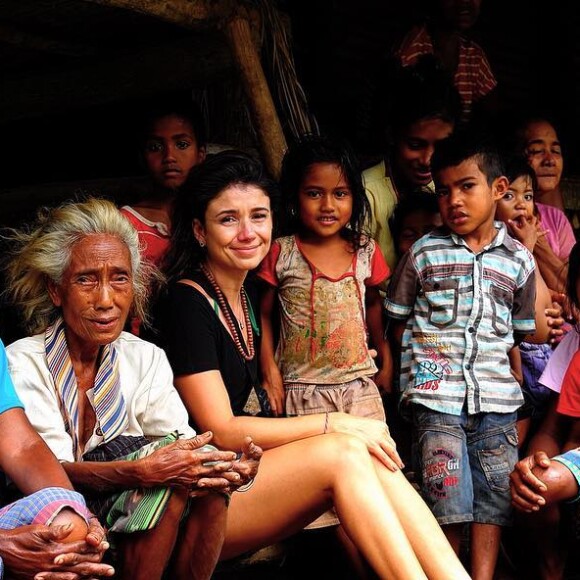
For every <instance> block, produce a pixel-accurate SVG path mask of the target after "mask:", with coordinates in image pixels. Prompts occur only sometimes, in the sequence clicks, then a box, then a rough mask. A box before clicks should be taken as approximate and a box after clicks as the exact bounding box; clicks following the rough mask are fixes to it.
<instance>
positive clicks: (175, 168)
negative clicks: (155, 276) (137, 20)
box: [120, 101, 206, 336]
mask: <svg viewBox="0 0 580 580" xmlns="http://www.w3.org/2000/svg"><path fill="white" fill-rule="evenodd" d="M139 141H140V148H141V149H140V153H141V155H142V157H143V160H144V162H145V165H146V166H147V171H148V173H149V176H150V178H151V181H152V189H151V194H150V196H149V197H146V198H144V199H141V200H140V201H139V202H137V203H135V204H133V205H124V206H123V207H121V210H120V211H121V213H122V214H123V215H124V216H125V217H126V218H127V219H128V220H129V221H130V222H131V224H132V225H133V227H134V228H135V229H136V230H137V233H138V234H139V242H140V244H141V248H142V249H141V253H142V256H143V258H145V260H147V261H148V262H150V263H151V264H154V265H155V266H157V267H159V268H160V267H161V265H162V262H163V258H164V257H165V254H166V253H167V250H168V249H169V242H170V237H171V214H172V213H173V204H174V203H175V197H176V194H177V190H178V188H179V187H181V185H183V183H184V182H185V180H186V179H187V176H188V175H189V172H190V170H191V168H192V167H195V166H196V165H197V164H198V163H201V162H202V161H203V160H204V159H205V147H206V137H205V126H204V123H203V118H202V115H201V111H200V110H199V109H198V108H197V106H196V105H195V104H194V103H193V102H189V101H188V102H187V103H176V102H171V103H161V104H159V105H157V106H156V107H153V108H152V109H151V110H150V111H149V112H148V114H147V115H146V117H145V119H144V121H143V131H142V134H141V136H140V139H139ZM128 325H129V330H130V331H131V332H132V333H133V334H135V335H136V336H139V334H140V326H141V321H140V320H139V319H138V318H137V317H132V318H131V319H130V320H129V321H128Z"/></svg>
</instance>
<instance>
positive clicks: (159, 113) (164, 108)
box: [138, 98, 207, 148]
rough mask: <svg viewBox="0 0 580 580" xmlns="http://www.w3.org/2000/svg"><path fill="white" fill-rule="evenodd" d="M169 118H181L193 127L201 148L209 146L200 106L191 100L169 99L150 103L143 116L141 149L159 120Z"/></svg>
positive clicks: (140, 133) (140, 138) (140, 139)
mask: <svg viewBox="0 0 580 580" xmlns="http://www.w3.org/2000/svg"><path fill="white" fill-rule="evenodd" d="M169 116H175V117H180V118H181V119H184V120H185V121H187V122H188V123H189V124H190V125H191V128H192V129H193V133H194V135H195V141H196V144H197V146H198V147H199V148H201V147H205V146H206V145H207V127H206V120H205V118H204V115H203V113H202V112H201V109H200V107H199V105H198V104H197V103H196V102H195V101H193V100H191V99H177V98H176V99H169V98H168V99H162V100H158V101H156V102H154V103H150V104H149V105H148V106H147V108H146V111H145V113H144V114H143V115H142V118H141V120H140V131H139V135H138V139H139V144H140V147H141V148H142V147H143V145H144V144H145V142H146V141H147V139H148V137H149V136H150V134H151V130H152V128H153V125H154V124H155V123H156V122H157V121H158V120H159V119H162V118H163V117H169Z"/></svg>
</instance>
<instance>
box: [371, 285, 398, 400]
mask: <svg viewBox="0 0 580 580" xmlns="http://www.w3.org/2000/svg"><path fill="white" fill-rule="evenodd" d="M365 302H366V311H367V317H366V322H367V328H368V329H369V335H370V339H371V344H372V346H373V348H375V349H376V351H377V359H378V361H377V362H378V364H377V367H378V368H379V372H378V373H377V374H376V376H375V382H376V383H377V386H378V387H379V389H380V390H383V391H385V392H386V393H390V392H392V388H393V358H392V356H391V349H390V347H389V343H388V342H387V341H386V339H385V328H384V324H383V317H384V312H383V305H382V301H381V296H380V293H379V289H378V288H377V287H376V286H370V287H367V289H366V299H365Z"/></svg>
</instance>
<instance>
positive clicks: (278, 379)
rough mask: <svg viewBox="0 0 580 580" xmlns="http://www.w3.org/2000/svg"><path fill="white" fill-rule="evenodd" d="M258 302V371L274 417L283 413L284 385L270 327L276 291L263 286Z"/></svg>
mask: <svg viewBox="0 0 580 580" xmlns="http://www.w3.org/2000/svg"><path fill="white" fill-rule="evenodd" d="M264 286H265V288H264V290H263V292H262V298H261V302H260V316H261V323H262V341H261V345H260V370H261V371H262V386H263V388H264V390H265V391H266V393H267V394H268V400H269V401H270V406H271V407H272V412H273V413H274V415H276V416H278V415H283V414H284V412H285V407H286V405H285V399H286V397H285V393H284V383H283V381H282V375H281V374H280V369H279V368H278V365H277V364H276V360H275V358H274V353H275V344H276V339H275V337H274V329H273V325H272V317H277V316H278V308H277V306H278V291H277V290H276V288H274V287H273V286H270V285H269V284H267V285H266V284H264Z"/></svg>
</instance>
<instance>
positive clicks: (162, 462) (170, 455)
mask: <svg viewBox="0 0 580 580" xmlns="http://www.w3.org/2000/svg"><path fill="white" fill-rule="evenodd" d="M212 437H213V434H212V433H211V432H210V431H207V432H206V433H201V434H200V435H196V436H195V437H193V438H191V439H181V440H179V441H176V442H175V443H171V444H170V445H166V446H165V447H161V448H160V449H157V450H156V451H154V452H153V453H152V454H151V455H148V456H147V457H143V458H142V459H140V460H139V462H140V465H141V467H142V469H141V472H142V478H143V484H144V485H146V486H150V487H157V486H173V487H176V486H177V487H185V488H187V489H189V490H190V491H192V493H194V494H195V495H200V493H199V492H207V491H214V492H229V488H230V486H231V485H239V484H240V483H241V481H242V478H241V476H240V474H239V473H238V472H237V471H235V470H234V469H233V466H234V461H235V460H236V458H237V455H236V453H235V452H233V451H219V450H217V449H215V448H213V447H211V446H210V447H205V446H206V445H208V444H209V442H210V441H211V439H212Z"/></svg>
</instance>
